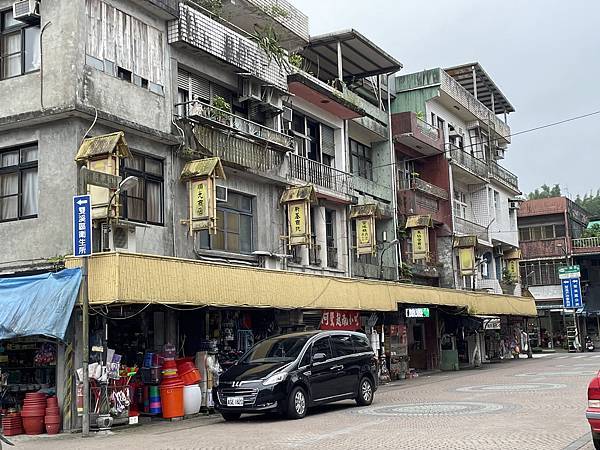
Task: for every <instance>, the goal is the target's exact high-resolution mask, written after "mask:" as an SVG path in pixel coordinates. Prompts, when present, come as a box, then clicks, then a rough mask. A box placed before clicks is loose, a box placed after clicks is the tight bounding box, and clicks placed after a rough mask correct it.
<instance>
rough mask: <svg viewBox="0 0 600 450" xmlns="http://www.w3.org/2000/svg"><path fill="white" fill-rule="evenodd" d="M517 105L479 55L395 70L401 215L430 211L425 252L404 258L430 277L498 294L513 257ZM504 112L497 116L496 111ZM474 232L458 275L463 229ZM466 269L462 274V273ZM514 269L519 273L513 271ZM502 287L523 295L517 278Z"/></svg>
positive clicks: (515, 243)
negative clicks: (449, 64) (508, 161)
mask: <svg viewBox="0 0 600 450" xmlns="http://www.w3.org/2000/svg"><path fill="white" fill-rule="evenodd" d="M513 111H514V108H513V107H512V105H511V104H510V103H509V101H508V100H507V99H506V97H505V96H504V95H503V94H502V92H501V91H500V89H499V88H498V87H497V86H496V85H495V84H494V82H493V81H492V79H491V78H490V77H489V76H488V74H487V73H486V72H485V71H484V70H483V68H482V67H481V66H480V65H479V64H478V63H473V64H465V65H461V66H457V67H453V68H448V69H440V68H438V69H431V70H426V71H424V72H418V73H413V74H408V75H402V76H398V77H396V99H395V101H394V103H393V107H392V113H393V114H392V120H393V124H394V126H393V134H394V139H395V145H396V155H397V164H398V173H399V175H398V180H399V185H398V195H399V198H400V203H399V205H400V208H399V213H400V215H401V217H402V220H404V222H407V220H408V219H409V218H410V217H411V216H414V215H426V216H430V217H431V219H432V221H433V223H432V227H431V228H430V232H429V239H430V243H429V248H430V249H431V252H430V255H428V257H427V258H426V259H425V260H422V259H421V260H417V259H415V258H414V257H412V258H411V252H412V250H411V247H412V245H413V243H412V242H411V241H410V239H409V240H407V246H406V247H405V252H406V253H407V254H408V257H407V264H411V265H412V267H413V271H415V273H417V274H419V275H420V276H421V277H422V278H423V282H424V283H427V284H434V285H441V286H445V287H456V288H458V289H474V290H486V291H489V292H493V293H497V294H500V293H502V292H503V287H502V286H501V282H502V281H503V277H504V276H503V272H504V271H505V269H506V268H507V263H506V261H507V260H509V259H518V253H517V252H515V251H516V250H517V249H518V246H519V242H518V234H517V213H516V211H517V209H518V205H519V203H518V196H519V194H520V192H519V187H518V180H517V177H516V176H515V175H514V174H512V173H510V172H509V171H508V170H506V169H505V168H503V167H502V166H501V165H500V164H499V161H500V160H501V159H503V158H504V155H505V152H506V149H507V146H508V144H509V143H510V128H509V126H508V124H507V122H506V116H507V114H509V113H511V112H513ZM501 117H502V118H501ZM468 236H471V237H476V238H477V239H476V241H473V242H472V243H469V245H471V244H472V245H475V252H474V253H475V255H474V256H475V264H474V270H467V271H466V272H469V271H470V273H471V274H469V275H467V276H465V275H461V270H460V269H459V267H460V264H461V261H460V259H459V258H458V253H459V252H458V250H457V248H458V247H462V244H461V242H462V243H464V241H461V237H468ZM466 272H465V271H463V274H464V273H466ZM515 275H516V274H515ZM504 291H506V292H509V293H511V294H512V293H514V294H515V295H520V288H519V284H518V283H514V281H513V283H512V286H506V287H505V289H504Z"/></svg>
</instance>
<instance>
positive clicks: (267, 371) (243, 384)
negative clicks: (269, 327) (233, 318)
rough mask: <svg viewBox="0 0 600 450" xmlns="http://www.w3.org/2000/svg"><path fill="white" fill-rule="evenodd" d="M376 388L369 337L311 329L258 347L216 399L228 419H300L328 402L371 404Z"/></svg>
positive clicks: (225, 380) (223, 381)
mask: <svg viewBox="0 0 600 450" xmlns="http://www.w3.org/2000/svg"><path fill="white" fill-rule="evenodd" d="M376 389H377V359H376V358H375V354H374V353H373V350H372V348H371V345H370V343H369V340H368V338H367V336H365V335H364V334H362V333H355V332H350V331H312V332H304V333H292V334H286V335H281V336H275V337H272V338H269V339H265V340H264V341H261V342H259V343H258V344H256V345H255V346H254V347H252V348H251V349H250V350H249V351H248V352H247V353H246V354H245V355H244V356H242V358H241V359H240V360H239V361H237V362H236V363H235V364H234V365H233V366H232V367H230V368H229V369H228V370H227V371H226V372H225V373H223V374H222V375H221V376H220V378H219V385H218V386H217V387H215V388H213V398H214V401H215V407H216V408H217V409H218V410H219V412H220V413H221V414H222V415H223V418H224V419H225V420H236V419H239V417H240V415H241V414H242V413H261V412H271V411H276V412H280V413H282V414H284V415H286V416H287V417H288V418H290V419H300V418H302V417H304V416H305V415H306V411H307V409H308V408H309V407H311V406H315V405H320V404H323V403H329V402H335V401H338V400H344V399H355V400H356V402H357V403H358V404H359V405H361V406H365V405H370V404H371V402H372V401H373V394H374V392H375V390H376Z"/></svg>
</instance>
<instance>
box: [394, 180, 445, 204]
mask: <svg viewBox="0 0 600 450" xmlns="http://www.w3.org/2000/svg"><path fill="white" fill-rule="evenodd" d="M407 184H408V186H406V185H407ZM400 189H414V190H417V191H420V192H423V193H424V194H428V195H431V196H432V197H437V198H440V199H442V200H448V191H446V190H445V189H442V188H441V187H439V186H436V185H434V184H431V183H428V182H427V181H425V180H422V179H421V178H411V179H410V181H409V182H408V183H407V182H406V181H403V182H402V183H401V185H400Z"/></svg>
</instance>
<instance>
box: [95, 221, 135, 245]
mask: <svg viewBox="0 0 600 450" xmlns="http://www.w3.org/2000/svg"><path fill="white" fill-rule="evenodd" d="M105 230H106V224H102V231H103V233H102V235H103V236H106V234H105V233H104V232H105ZM108 243H109V245H108V246H106V245H105V246H104V250H111V251H117V252H118V251H127V252H135V251H136V242H135V227H132V226H125V225H113V226H111V229H110V233H109V236H108Z"/></svg>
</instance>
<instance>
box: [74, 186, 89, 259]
mask: <svg viewBox="0 0 600 450" xmlns="http://www.w3.org/2000/svg"><path fill="white" fill-rule="evenodd" d="M73 254H74V255H75V256H90V255H91V254H92V199H91V198H90V196H89V195H77V196H75V197H73Z"/></svg>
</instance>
